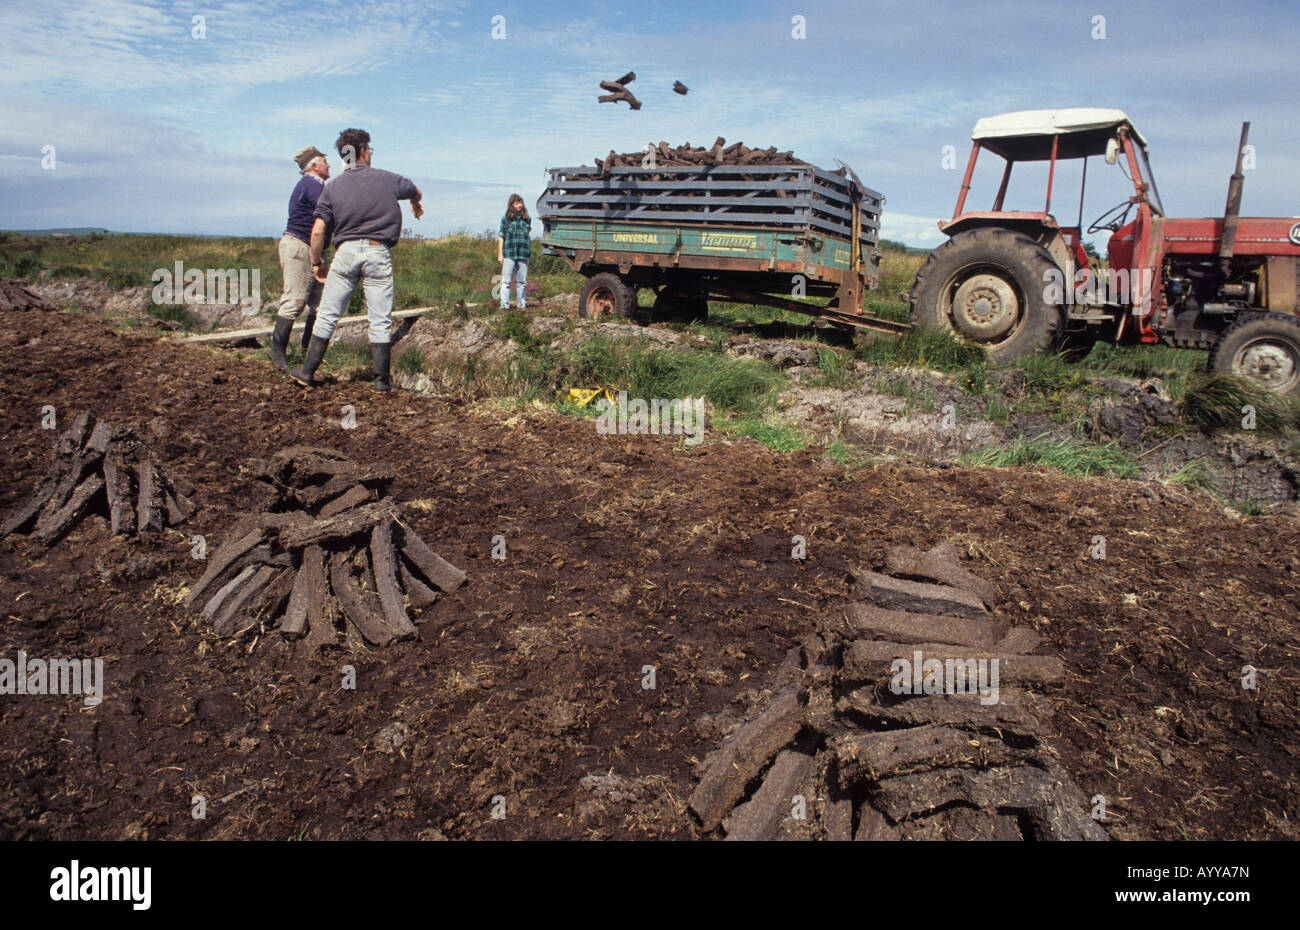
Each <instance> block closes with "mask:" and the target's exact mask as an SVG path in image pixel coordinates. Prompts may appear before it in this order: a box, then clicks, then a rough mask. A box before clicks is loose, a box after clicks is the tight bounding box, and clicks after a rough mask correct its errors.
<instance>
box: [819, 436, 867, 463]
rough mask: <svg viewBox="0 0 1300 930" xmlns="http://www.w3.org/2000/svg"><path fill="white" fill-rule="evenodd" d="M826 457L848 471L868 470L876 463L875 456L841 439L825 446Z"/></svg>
mask: <svg viewBox="0 0 1300 930" xmlns="http://www.w3.org/2000/svg"><path fill="white" fill-rule="evenodd" d="M826 457H827V458H828V459H830V460H831V461H832V462H835V463H836V464H838V465H843V466H844V467H845V468H848V469H850V470H853V469H858V468H870V467H872V466H874V465H875V464H876V462H877V458H876V456H874V455H871V454H870V453H868V452H866V451H864V450H863V449H862V448H860V447H859V446H855V445H852V444H851V443H847V442H845V441H844V440H843V439H836V440H835V441H834V442H832V443H830V444H829V445H827V446H826Z"/></svg>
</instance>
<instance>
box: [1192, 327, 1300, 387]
mask: <svg viewBox="0 0 1300 930" xmlns="http://www.w3.org/2000/svg"><path fill="white" fill-rule="evenodd" d="M1209 367H1210V370H1211V371H1226V372H1230V373H1232V374H1234V375H1237V376H1239V377H1242V378H1246V379H1248V380H1250V381H1254V382H1255V383H1256V384H1258V385H1260V386H1261V387H1265V388H1268V389H1269V390H1270V391H1276V392H1277V393H1279V394H1293V395H1300V317H1294V316H1290V315H1289V314H1285V313H1245V314H1242V315H1241V316H1240V317H1238V318H1237V319H1236V320H1234V321H1233V323H1232V324H1231V325H1230V326H1229V327H1228V328H1227V329H1225V330H1224V331H1223V334H1222V335H1220V336H1219V340H1218V342H1216V343H1215V344H1214V346H1213V347H1212V348H1211V349H1210V359H1209Z"/></svg>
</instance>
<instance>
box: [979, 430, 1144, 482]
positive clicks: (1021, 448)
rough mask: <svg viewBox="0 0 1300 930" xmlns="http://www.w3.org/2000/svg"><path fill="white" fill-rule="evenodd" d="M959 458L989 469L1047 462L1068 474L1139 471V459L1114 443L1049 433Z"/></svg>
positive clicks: (1127, 475)
mask: <svg viewBox="0 0 1300 930" xmlns="http://www.w3.org/2000/svg"><path fill="white" fill-rule="evenodd" d="M958 461H960V462H961V463H962V464H964V465H973V466H977V467H979V466H983V467H989V468H1006V467H1010V466H1025V465H1046V466H1049V467H1051V468H1059V469H1060V470H1061V471H1063V472H1065V473H1066V474H1069V475H1107V476H1110V477H1115V478H1131V477H1133V476H1134V475H1136V474H1137V473H1138V464H1137V460H1136V459H1134V458H1133V456H1132V455H1130V454H1129V453H1127V452H1125V451H1124V450H1123V449H1120V448H1119V447H1117V446H1115V445H1114V444H1111V443H1107V444H1104V445H1103V444H1100V443H1095V442H1086V441H1084V440H1081V439H1053V438H1051V437H1049V436H1047V435H1046V434H1043V435H1040V436H1035V437H1034V438H1032V439H1025V438H1024V437H1023V436H1022V437H1020V438H1018V439H1016V441H1015V442H1013V443H1012V444H1011V445H1009V446H986V447H984V448H981V449H977V450H975V451H973V452H967V453H964V454H963V455H962V456H961V457H960V458H959V460H958Z"/></svg>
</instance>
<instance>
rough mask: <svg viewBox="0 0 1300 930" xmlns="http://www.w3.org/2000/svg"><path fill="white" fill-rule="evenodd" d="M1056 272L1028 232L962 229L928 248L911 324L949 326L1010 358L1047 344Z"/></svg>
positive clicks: (1056, 311) (1055, 322) (1055, 327)
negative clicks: (1048, 292)
mask: <svg viewBox="0 0 1300 930" xmlns="http://www.w3.org/2000/svg"><path fill="white" fill-rule="evenodd" d="M1052 271H1059V269H1057V267H1056V263H1055V262H1053V261H1052V258H1051V256H1050V255H1048V254H1047V251H1046V250H1045V249H1043V248H1042V247H1041V246H1040V245H1038V243H1036V242H1034V240H1033V239H1030V238H1029V237H1028V236H1026V235H1024V234H1023V233H1018V232H1012V231H1011V230H1009V229H999V228H996V227H987V228H984V229H972V230H968V231H967V232H962V233H958V234H957V235H955V236H953V237H952V238H951V239H949V240H948V241H947V242H945V243H944V244H943V245H941V246H939V247H938V248H937V249H935V250H934V251H933V252H931V253H930V257H929V258H927V259H926V260H925V264H924V265H922V266H921V270H920V271H918V272H917V275H916V282H915V283H914V284H913V285H912V292H911V294H910V295H909V296H910V299H911V303H912V323H913V325H916V326H923V327H929V328H932V329H940V330H945V331H947V332H951V333H953V334H955V335H956V336H957V337H958V338H960V339H962V340H964V341H966V342H972V343H975V344H976V345H980V346H983V347H984V348H985V349H986V350H988V353H989V355H990V356H992V358H993V359H994V360H995V361H999V362H1009V361H1012V360H1014V359H1017V358H1021V357H1023V356H1026V355H1032V354H1034V353H1035V352H1038V351H1041V350H1043V349H1047V348H1050V347H1051V346H1052V344H1053V343H1054V342H1055V341H1056V337H1057V333H1059V332H1060V331H1061V328H1062V324H1063V321H1062V315H1061V308H1060V307H1059V306H1056V305H1055V304H1051V303H1048V302H1047V300H1045V299H1044V290H1045V288H1046V286H1047V283H1048V280H1049V279H1048V278H1047V277H1046V275H1047V274H1048V273H1049V272H1052Z"/></svg>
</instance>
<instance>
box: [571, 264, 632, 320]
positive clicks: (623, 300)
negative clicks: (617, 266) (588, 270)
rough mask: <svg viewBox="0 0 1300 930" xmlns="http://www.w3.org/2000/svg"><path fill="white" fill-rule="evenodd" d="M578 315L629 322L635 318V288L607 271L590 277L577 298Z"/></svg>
mask: <svg viewBox="0 0 1300 930" xmlns="http://www.w3.org/2000/svg"><path fill="white" fill-rule="evenodd" d="M578 314H579V316H583V317H588V318H599V317H602V316H620V317H623V318H624V319H628V320H630V319H632V318H633V317H635V316H636V288H634V287H632V286H631V285H630V284H628V283H627V282H625V281H624V280H623V279H622V278H620V277H619V276H618V275H616V274H611V273H610V272H608V271H602V272H601V273H600V274H597V275H592V277H591V279H590V280H589V281H588V282H587V286H586V287H584V288H583V289H582V296H581V297H579V298H578Z"/></svg>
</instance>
